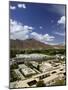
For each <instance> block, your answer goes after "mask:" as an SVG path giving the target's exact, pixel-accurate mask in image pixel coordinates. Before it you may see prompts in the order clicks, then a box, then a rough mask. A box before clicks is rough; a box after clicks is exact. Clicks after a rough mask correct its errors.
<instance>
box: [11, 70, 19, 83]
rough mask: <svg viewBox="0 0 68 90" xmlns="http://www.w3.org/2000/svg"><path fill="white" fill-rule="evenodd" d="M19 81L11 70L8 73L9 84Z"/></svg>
mask: <svg viewBox="0 0 68 90" xmlns="http://www.w3.org/2000/svg"><path fill="white" fill-rule="evenodd" d="M17 80H20V77H19V76H18V75H17V74H16V73H15V72H14V71H13V70H12V71H10V82H14V81H17Z"/></svg>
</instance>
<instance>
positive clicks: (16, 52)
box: [10, 49, 66, 58]
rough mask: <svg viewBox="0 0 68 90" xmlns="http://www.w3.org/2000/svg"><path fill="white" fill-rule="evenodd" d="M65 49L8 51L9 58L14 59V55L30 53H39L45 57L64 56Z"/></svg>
mask: <svg viewBox="0 0 68 90" xmlns="http://www.w3.org/2000/svg"><path fill="white" fill-rule="evenodd" d="M65 52H66V51H65V49H42V50H40V49H38V50H37V49H34V50H30V49H25V50H24V49H22V50H17V49H11V50H10V57H11V58H12V57H15V56H16V54H26V53H27V54H31V53H39V54H47V55H56V54H65Z"/></svg>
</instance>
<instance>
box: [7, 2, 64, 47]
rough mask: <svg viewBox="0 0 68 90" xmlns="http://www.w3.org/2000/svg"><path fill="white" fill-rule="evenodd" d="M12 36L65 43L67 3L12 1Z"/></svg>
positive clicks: (10, 7)
mask: <svg viewBox="0 0 68 90" xmlns="http://www.w3.org/2000/svg"><path fill="white" fill-rule="evenodd" d="M9 10H10V11H9V15H10V38H12V39H21V40H26V39H29V38H34V39H36V40H38V41H40V42H43V43H46V44H52V45H55V44H61V43H65V5H55V4H41V3H25V2H14V1H11V2H10V6H9Z"/></svg>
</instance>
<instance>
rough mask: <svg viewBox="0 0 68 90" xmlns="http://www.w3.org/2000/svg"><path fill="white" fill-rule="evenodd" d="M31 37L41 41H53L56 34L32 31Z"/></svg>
mask: <svg viewBox="0 0 68 90" xmlns="http://www.w3.org/2000/svg"><path fill="white" fill-rule="evenodd" d="M31 37H32V38H34V39H36V40H38V41H40V42H44V43H46V42H49V41H53V40H54V38H55V37H54V36H50V35H49V34H44V35H42V34H39V33H36V32H32V33H31Z"/></svg>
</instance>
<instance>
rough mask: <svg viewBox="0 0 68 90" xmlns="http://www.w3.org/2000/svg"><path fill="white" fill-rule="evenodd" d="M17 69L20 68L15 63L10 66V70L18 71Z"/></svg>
mask: <svg viewBox="0 0 68 90" xmlns="http://www.w3.org/2000/svg"><path fill="white" fill-rule="evenodd" d="M17 68H18V65H17V63H14V64H12V65H11V66H10V70H12V69H17Z"/></svg>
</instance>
